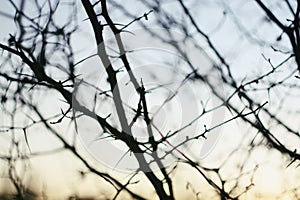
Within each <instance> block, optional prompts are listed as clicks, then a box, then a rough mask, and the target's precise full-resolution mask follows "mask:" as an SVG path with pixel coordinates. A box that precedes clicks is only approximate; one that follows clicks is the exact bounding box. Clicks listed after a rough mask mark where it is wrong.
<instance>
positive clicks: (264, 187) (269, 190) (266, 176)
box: [254, 165, 283, 195]
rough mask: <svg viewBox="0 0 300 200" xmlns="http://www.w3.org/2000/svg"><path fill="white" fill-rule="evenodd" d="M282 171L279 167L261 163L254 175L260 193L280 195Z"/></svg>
mask: <svg viewBox="0 0 300 200" xmlns="http://www.w3.org/2000/svg"><path fill="white" fill-rule="evenodd" d="M282 179H283V177H282V171H280V170H279V169H278V168H277V167H272V166H269V165H261V166H260V167H259V168H258V170H257V172H256V174H255V177H254V183H255V185H256V188H257V190H258V192H259V193H262V194H274V195H278V194H280V193H281V192H282V183H283V180H282Z"/></svg>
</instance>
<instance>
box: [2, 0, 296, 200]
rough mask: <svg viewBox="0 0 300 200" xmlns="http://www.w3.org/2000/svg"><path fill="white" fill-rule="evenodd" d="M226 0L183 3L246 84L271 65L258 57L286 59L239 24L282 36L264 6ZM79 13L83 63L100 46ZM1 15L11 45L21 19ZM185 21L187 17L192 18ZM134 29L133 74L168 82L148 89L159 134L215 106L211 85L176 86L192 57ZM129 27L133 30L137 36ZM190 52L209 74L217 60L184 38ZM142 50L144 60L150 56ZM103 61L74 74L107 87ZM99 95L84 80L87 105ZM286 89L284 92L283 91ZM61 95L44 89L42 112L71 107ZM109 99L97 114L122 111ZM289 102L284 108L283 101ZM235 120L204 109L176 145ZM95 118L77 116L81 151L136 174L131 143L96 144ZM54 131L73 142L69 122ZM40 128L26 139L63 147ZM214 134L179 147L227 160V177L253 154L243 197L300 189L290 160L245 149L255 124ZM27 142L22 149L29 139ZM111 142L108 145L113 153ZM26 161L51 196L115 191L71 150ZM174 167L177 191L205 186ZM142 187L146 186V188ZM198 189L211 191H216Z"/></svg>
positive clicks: (267, 37)
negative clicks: (251, 185)
mask: <svg viewBox="0 0 300 200" xmlns="http://www.w3.org/2000/svg"><path fill="white" fill-rule="evenodd" d="M138 2H139V1H138ZM226 2H227V1H222V0H216V1H212V3H211V2H210V3H208V2H206V1H197V2H196V3H187V5H188V6H189V8H190V11H191V13H192V14H193V15H194V16H197V23H198V24H199V25H200V27H201V28H203V29H204V31H205V32H206V33H209V35H210V36H211V39H212V41H213V42H214V44H215V45H216V47H217V48H218V49H219V50H220V52H222V54H223V55H224V56H225V57H226V58H227V59H228V62H229V63H230V65H231V66H232V70H233V75H234V76H235V77H237V79H238V80H239V81H241V82H242V81H243V79H245V77H246V79H249V80H251V78H252V77H253V76H256V75H257V74H262V73H263V72H267V71H269V70H270V69H269V68H268V65H267V64H266V61H265V59H264V57H263V56H262V55H264V56H266V57H270V58H271V60H272V62H274V64H276V63H280V62H281V61H282V60H283V59H284V56H282V55H280V54H275V56H274V52H272V51H271V50H270V48H269V46H268V45H266V44H262V45H258V43H257V40H255V39H254V40H251V39H249V38H245V36H244V35H243V34H242V33H241V30H243V28H247V30H250V31H251V32H252V33H255V34H253V35H254V38H262V39H263V41H264V42H266V43H267V42H269V41H274V39H276V37H277V35H276V34H274V32H276V33H277V32H278V34H280V31H279V30H278V29H276V28H274V26H271V25H270V24H269V23H266V22H265V21H263V19H262V17H261V14H262V13H259V12H258V9H257V5H256V4H255V3H253V2H251V1H247V2H245V1H241V0H240V1H238V0H236V1H232V2H231V3H230V4H227V3H226ZM134 3H135V1H129V2H128V4H126V5H124V6H126V7H129V8H132V9H130V11H131V13H134V14H135V15H137V16H140V15H143V13H145V12H147V11H148V8H146V7H145V6H141V3H136V4H135V6H132V5H133V4H134ZM7 4H8V3H7V2H6V1H5V2H4V3H3V6H2V8H1V9H0V13H2V14H3V12H5V13H12V10H11V8H10V6H8V5H7ZM28 4H29V8H31V7H32V5H30V3H28ZM165 4H166V6H168V7H167V8H168V9H169V10H172V11H173V12H170V15H178V17H182V14H180V12H179V9H178V7H177V5H176V3H174V2H172V1H166V2H165ZM224 6H228V7H230V8H231V9H232V10H234V11H235V15H237V16H242V17H240V18H239V20H240V22H241V24H243V25H244V26H245V27H237V24H235V21H234V20H232V19H234V15H233V14H232V13H230V12H229V8H227V12H226V13H224ZM274 8H277V9H276V13H277V14H278V15H282V18H284V17H285V16H286V13H284V11H282V10H280V9H278V7H276V6H275V5H274ZM177 10H178V11H177ZM77 12H78V13H77V14H78V26H79V31H78V33H76V34H75V36H74V38H73V45H74V48H75V52H76V61H79V60H80V59H82V58H85V57H86V56H89V55H91V54H93V53H95V52H96V48H95V46H94V45H91V44H93V34H92V29H91V27H90V25H89V22H88V20H84V19H85V18H86V16H85V14H84V11H83V8H82V6H81V5H80V3H78V10H77ZM110 12H111V13H112V16H113V18H114V19H115V20H116V21H120V22H122V23H126V22H127V23H128V22H129V21H130V19H129V18H128V17H124V15H122V14H121V13H120V12H119V11H118V10H117V9H113V8H111V9H110ZM29 13H30V12H29ZM60 13H68V10H66V9H65V10H64V9H62V10H60ZM30 14H32V13H30ZM60 15H61V16H58V17H59V18H60V17H61V20H62V21H63V19H64V17H66V15H64V14H60ZM156 15H157V13H155V12H154V13H153V14H150V15H149V26H150V27H151V28H152V30H154V31H157V32H160V30H161V29H160V27H154V28H153V26H152V24H153V23H155V22H156V21H155V19H156ZM0 17H1V20H0V26H1V27H4V28H3V29H2V31H0V41H1V42H2V43H5V42H6V41H7V39H8V34H9V33H14V30H15V25H14V23H13V22H12V20H10V19H8V18H6V17H3V16H0ZM182 20H184V19H182ZM186 23H187V24H188V22H186ZM137 27H138V26H137V25H133V26H132V27H129V30H130V32H129V33H124V35H122V37H123V39H124V41H125V45H126V48H128V49H131V50H134V51H132V52H129V53H128V57H129V59H130V61H131V63H132V66H134V67H133V71H134V72H135V73H136V76H137V77H138V79H142V80H143V82H144V83H145V86H147V88H151V87H155V86H157V83H161V82H162V81H164V83H165V84H166V85H167V86H166V85H165V86H163V87H161V88H160V89H156V90H153V91H152V92H151V93H150V94H149V96H147V97H148V100H149V102H150V103H149V108H150V112H153V113H155V112H157V118H156V119H158V120H157V121H156V122H155V123H157V124H158V125H159V128H160V129H161V130H162V132H164V133H166V132H168V131H169V130H177V129H179V128H180V127H182V126H184V125H185V124H187V123H188V122H189V121H191V120H192V119H194V118H195V117H197V114H198V113H199V112H200V110H201V103H200V101H199V99H201V100H203V101H204V102H205V101H207V102H208V106H211V107H213V106H216V105H218V104H219V103H220V102H218V101H217V100H216V99H214V98H213V97H211V95H210V90H209V88H207V87H205V86H203V85H201V84H197V83H186V84H184V85H183V86H182V87H181V86H180V84H178V83H180V80H182V79H184V76H185V74H186V72H187V71H188V67H187V64H186V63H185V62H184V61H183V60H182V58H181V57H180V56H178V54H177V53H176V52H175V51H174V50H173V49H172V48H170V47H169V46H167V45H165V44H162V43H161V42H159V41H157V40H155V39H154V38H152V37H151V36H149V35H147V34H145V33H144V32H143V30H141V29H138V28H137ZM172 31H173V32H172V33H173V34H174V35H175V36H176V38H180V37H181V34H180V33H179V32H178V31H177V30H176V27H175V28H174V30H173V29H172ZM131 32H132V33H133V34H131ZM191 32H193V31H191ZM105 34H106V36H107V37H106V38H108V39H107V43H108V44H109V45H111V46H112V47H113V45H114V44H110V43H109V42H110V39H111V38H112V37H111V34H110V33H109V32H106V33H105ZM195 37H198V36H195ZM197 39H198V40H197V41H199V42H200V43H204V42H205V41H204V40H203V38H197ZM285 40H286V38H283V42H281V43H280V44H278V46H280V45H283V46H287V45H286V43H285V42H284V41H285ZM203 46H204V47H205V48H206V49H207V48H208V47H207V45H205V44H204V45H203ZM186 50H187V52H188V53H189V55H190V56H191V61H192V62H193V63H196V64H197V65H199V70H203V71H206V70H208V69H209V68H210V66H211V64H212V63H211V61H210V60H209V59H208V58H207V57H205V54H204V53H199V51H198V50H197V49H195V47H194V46H193V43H187V44H186ZM109 52H110V53H112V54H113V53H114V51H109ZM208 54H209V55H211V56H212V57H213V58H214V56H213V53H212V52H211V51H208ZM145 57H146V58H147V59H145ZM0 59H1V58H0ZM114 60H115V61H114V65H115V66H116V67H121V65H120V62H119V61H118V60H117V59H114ZM99 65H101V63H100V61H99V60H97V58H92V59H88V60H87V61H86V62H83V63H81V64H80V65H78V67H77V73H78V74H80V75H81V76H82V77H84V78H85V80H86V81H88V82H91V83H92V84H95V85H97V86H99V87H101V88H104V89H107V88H108V85H107V83H106V79H105V76H102V74H103V73H104V70H103V68H98V66H99ZM170 66H172V67H170ZM178 66H180V67H178ZM174 69H176V70H174ZM55 75H56V74H55ZM284 76H286V73H278V74H276V76H274V78H273V79H276V78H277V79H280V78H282V77H284ZM118 78H119V80H120V87H122V95H123V97H124V99H125V100H126V101H125V103H126V104H128V105H129V108H130V106H131V107H134V106H135V105H136V104H137V102H138V97H137V96H136V95H135V94H134V93H133V92H132V86H130V84H126V83H127V82H128V77H127V76H126V74H124V73H120V75H118ZM169 83H170V84H169ZM178 87H180V90H178V91H179V92H178V95H177V96H176V98H174V99H173V100H172V101H170V103H168V104H167V105H166V106H164V107H163V108H162V109H161V107H160V105H161V104H162V103H163V102H164V100H165V96H168V95H170V94H172V92H176V91H177V89H178ZM198 88H201V91H199V89H198ZM1 92H2V91H1ZM97 92H98V91H96V90H95V89H94V88H93V87H90V86H89V85H83V86H82V90H79V93H78V95H79V98H82V99H81V100H82V101H83V102H84V103H85V104H86V105H87V106H90V107H92V106H93V95H94V94H95V93H97ZM226 92H227V93H226V94H228V93H230V91H229V92H228V91H226ZM231 92H232V91H231ZM255 95H257V96H256V99H257V101H260V102H265V101H266V100H269V101H270V100H271V102H270V104H269V105H267V106H268V107H267V108H270V109H273V108H277V105H278V104H280V103H279V102H278V101H277V99H276V98H277V97H278V96H280V95H278V94H277V93H276V91H275V92H271V93H270V94H268V93H267V92H265V91H262V92H260V93H258V92H257V93H255ZM282 96H283V97H284V95H282ZM278 98H279V97H278ZM55 99H61V97H60V96H58V95H57V94H54V93H50V94H49V95H48V96H43V94H42V93H41V94H39V96H38V99H37V100H36V101H39V104H40V106H41V108H42V110H43V112H44V113H47V115H48V116H50V115H51V114H55V113H57V110H56V109H53V108H57V107H63V108H65V106H63V104H62V102H61V101H55ZM273 99H275V100H273ZM103 102H104V101H103V99H101V98H99V103H98V104H97V109H98V110H97V112H99V113H101V114H102V115H103V116H106V115H108V114H109V113H112V116H114V115H116V111H115V110H114V108H113V106H112V105H111V103H109V101H108V103H107V101H106V102H104V103H103ZM296 102H297V98H294V99H293V98H291V100H290V101H289V104H290V105H292V104H293V103H296ZM284 106H286V105H285V104H284ZM126 111H127V113H128V115H133V114H132V112H130V109H128V110H126ZM170 113H171V117H168V118H167V117H166V115H170ZM173 113H174V114H173ZM22 117H24V115H20V119H19V120H20V121H19V123H20V124H22V123H29V121H30V120H28V119H26V120H24V119H22ZM230 117H232V115H231V113H230V112H228V111H225V110H221V111H219V113H217V114H215V115H209V116H207V117H206V116H205V117H204V118H203V119H201V120H199V121H197V123H195V124H194V126H192V127H190V128H189V129H187V130H186V132H183V133H182V135H181V136H180V137H177V138H175V140H174V141H172V142H174V143H176V142H180V141H182V140H183V139H184V138H185V136H186V134H190V132H194V133H198V132H201V131H202V130H203V127H204V124H205V125H207V126H208V127H210V126H211V125H213V124H215V123H217V122H218V121H222V120H226V119H229V118H230ZM283 117H286V118H288V117H290V116H287V115H283ZM298 119H299V117H298V118H294V119H291V121H288V122H289V123H291V124H293V123H294V121H293V120H295V121H296V122H297V120H298ZM80 120H81V121H80ZM109 120H110V122H111V123H112V124H115V123H117V120H116V119H115V118H113V117H111V118H109ZM216 120H217V121H216ZM8 121H9V119H6V118H5V117H3V118H1V120H0V122H1V123H3V124H5V123H7V122H8ZM91 124H92V122H91V121H90V120H88V119H85V118H81V119H79V121H78V130H79V132H78V135H79V137H78V142H79V148H80V152H81V153H82V154H84V155H85V156H87V157H88V158H89V160H90V161H91V162H92V163H93V164H94V165H95V166H96V167H98V168H99V169H101V170H105V171H108V172H112V173H115V174H116V176H119V177H127V176H128V172H130V170H132V168H135V167H136V165H135V162H134V161H133V160H132V157H130V155H129V154H126V156H125V157H124V158H122V159H121V162H119V160H120V157H122V155H123V154H124V152H126V150H127V149H126V148H125V147H123V146H121V144H120V143H117V142H115V141H109V140H100V141H97V140H96V138H97V137H99V135H98V133H97V132H96V131H95V130H99V127H98V126H96V125H91ZM295 124H296V125H295V126H297V123H295ZM56 128H57V129H58V130H60V131H61V132H62V134H63V135H64V136H65V137H66V138H67V139H68V140H69V141H71V140H72V138H73V136H74V132H75V128H74V126H73V125H70V124H68V123H67V122H64V123H62V124H59V125H57V126H56ZM143 128H145V127H144V126H143V125H142V123H137V125H136V129H135V130H136V132H138V133H139V134H140V135H138V137H140V138H141V139H143V137H144V136H143V134H144V133H143V132H142V131H141V130H142V129H143ZM41 130H42V129H41V127H39V126H35V127H33V128H32V129H30V134H29V135H28V139H29V143H30V148H31V150H32V151H45V150H49V149H53V148H56V147H57V148H59V147H60V146H61V144H60V143H59V142H58V141H57V139H55V137H54V136H53V135H51V134H50V133H49V132H47V131H45V130H43V131H41ZM156 134H158V133H156ZM157 136H159V135H157ZM19 137H20V140H21V141H23V143H24V138H23V136H22V135H21V134H20V135H19ZM210 137H211V138H213V139H212V140H208V141H213V142H212V143H209V145H208V147H209V148H208V149H204V150H203V148H206V147H207V146H205V144H208V143H207V141H203V140H201V141H196V142H193V143H192V144H190V146H188V147H183V148H182V150H184V151H185V152H186V153H187V154H188V155H190V156H192V157H193V158H195V159H198V160H199V161H200V162H201V163H204V164H205V166H217V165H218V164H219V163H223V162H225V163H227V164H225V165H224V166H225V167H224V172H222V174H223V175H224V177H228V178H232V177H234V176H235V175H233V176H231V174H232V173H233V174H235V172H231V171H232V169H233V164H232V163H235V162H236V163H237V164H238V163H239V162H241V161H242V160H243V159H245V160H247V159H248V160H247V161H246V164H245V170H244V171H245V172H246V171H254V169H256V166H257V165H259V167H258V168H257V169H256V171H255V172H254V176H253V179H254V183H255V186H256V187H254V188H253V189H252V190H250V191H249V192H247V194H245V195H244V196H243V198H244V199H247V198H252V197H253V195H254V196H255V195H262V196H261V197H259V196H256V198H257V199H274V196H276V195H281V192H283V190H284V189H291V188H293V187H298V183H297V180H298V179H297V178H298V177H299V172H297V169H296V168H294V167H289V168H283V167H284V166H286V164H285V163H286V162H287V158H285V157H282V156H281V155H280V154H279V153H278V152H277V151H275V150H266V149H265V148H257V149H256V150H255V151H254V152H252V153H250V154H248V153H247V152H248V151H249V149H247V148H248V147H247V146H246V144H247V143H248V142H249V140H251V139H253V138H254V137H255V131H254V130H252V129H250V127H249V126H247V125H245V124H243V123H241V122H239V121H233V122H230V123H229V124H227V125H225V126H222V128H220V129H216V131H215V132H213V133H211V134H209V136H208V139H209V138H210ZM2 138H6V139H2ZM7 138H9V136H7V135H5V136H3V135H1V141H2V142H1V143H3V146H2V147H1V148H0V153H1V154H2V153H4V152H6V151H7V146H8V145H9V144H8V142H7ZM95 141H96V142H95ZM294 142H295V146H296V145H298V146H299V143H298V140H295V141H294ZM104 145H107V146H104ZM199 147H200V148H199ZM201 147H203V148H201ZM24 149H26V144H25V143H24ZM108 149H109V152H107V151H108ZM235 149H237V150H236V155H235V156H233V159H234V160H233V161H227V162H226V160H227V158H228V155H229V154H230V152H231V151H232V150H235ZM201 150H202V151H201ZM25 151H27V150H25ZM102 152H105V153H102ZM112 152H114V153H112ZM224 152H225V155H224ZM122 153H123V154H122ZM107 155H110V156H107ZM113 155H115V156H113ZM230 159H231V158H230ZM282 161H285V162H282ZM167 162H170V163H171V164H172V159H171V160H167ZM0 163H1V162H0ZM129 163H130V164H129ZM29 165H30V167H31V169H32V170H31V171H28V172H26V175H25V178H24V181H26V182H28V184H30V185H31V184H32V185H34V186H35V187H37V188H38V189H37V190H38V191H43V190H46V193H47V194H48V195H49V197H51V196H52V197H57V196H56V195H58V194H57V190H60V191H63V192H61V194H59V195H65V196H67V195H69V194H75V193H79V194H82V195H91V194H95V195H99V194H100V193H102V192H103V191H107V193H110V190H111V189H112V188H111V187H108V186H107V184H104V183H103V181H101V180H99V178H97V177H95V176H94V175H90V174H88V175H87V176H86V177H85V178H84V179H81V176H80V174H79V173H78V169H81V170H85V169H84V168H83V166H82V164H80V162H78V161H76V159H74V157H73V156H72V155H71V154H70V153H67V152H63V153H56V154H53V155H50V156H42V157H34V158H32V159H30V162H29ZM20 166H22V165H20ZM0 167H1V168H2V171H4V172H3V173H2V172H1V173H2V174H3V177H5V167H4V165H3V164H2V165H0ZM1 168H0V169H1ZM20 170H21V171H24V169H22V167H20ZM176 173H177V174H178V175H177V176H176V179H175V182H176V183H175V185H176V188H178V191H181V190H184V191H189V192H187V193H186V195H192V192H191V190H190V189H186V184H182V183H187V182H192V183H193V185H194V186H196V187H197V186H198V185H202V184H204V181H203V180H202V179H198V178H196V177H197V176H196V175H195V174H194V172H191V171H190V170H189V169H187V168H185V167H181V168H180V169H177V172H176ZM198 177H199V176H198ZM142 179H143V178H142ZM250 179H251V173H250V175H245V180H243V181H242V183H243V184H242V186H246V185H247V184H249V180H250ZM2 180H3V181H4V182H6V183H7V179H6V178H3V179H2ZM94 184H98V185H99V188H98V187H93V185H94ZM230 184H232V183H230ZM136 187H138V188H139V187H142V188H143V187H144V185H142V186H136ZM147 187H150V186H149V185H148V186H147ZM196 190H197V188H196ZM148 193H149V194H147V196H149V195H153V194H151V191H149V192H148ZM178 193H179V192H178ZM102 195H106V194H102ZM201 195H204V196H206V195H208V196H209V195H210V194H209V193H208V194H201ZM286 195H287V196H286V197H285V196H283V197H282V199H283V198H287V199H291V198H292V197H291V196H288V195H289V194H286Z"/></svg>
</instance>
